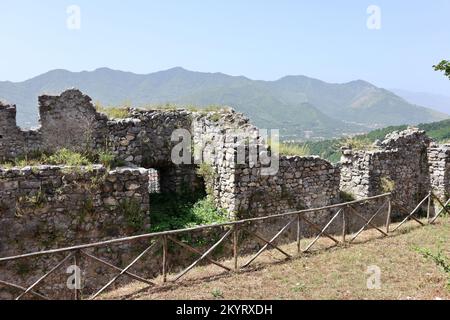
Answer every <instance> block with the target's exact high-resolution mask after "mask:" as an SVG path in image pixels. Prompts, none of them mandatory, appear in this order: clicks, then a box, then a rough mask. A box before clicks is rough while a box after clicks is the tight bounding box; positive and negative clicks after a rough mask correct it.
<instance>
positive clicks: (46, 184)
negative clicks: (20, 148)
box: [0, 165, 149, 256]
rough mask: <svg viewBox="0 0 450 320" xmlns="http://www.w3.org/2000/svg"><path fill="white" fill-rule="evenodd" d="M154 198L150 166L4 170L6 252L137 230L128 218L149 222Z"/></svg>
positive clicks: (1, 202) (0, 237) (1, 241)
mask: <svg viewBox="0 0 450 320" xmlns="http://www.w3.org/2000/svg"><path fill="white" fill-rule="evenodd" d="M148 197H149V196H148V173H147V170H145V169H118V170H113V171H107V170H106V169H105V168H104V167H102V166H99V165H95V166H93V167H92V168H91V167H77V168H74V167H63V166H40V167H25V168H21V169H0V217H1V219H0V230H1V231H0V256H7V255H12V254H17V253H18V252H25V251H28V252H31V251H39V250H44V249H49V248H52V247H55V246H59V247H60V246H64V245H72V244H75V243H86V242H92V241H97V240H100V239H104V238H107V237H117V236H121V235H122V236H123V235H128V234H130V233H134V232H136V231H137V230H135V229H134V228H133V225H132V224H129V223H128V222H129V221H128V220H127V219H132V218H136V220H141V221H142V226H141V227H142V228H143V227H145V225H148V222H149V221H148V212H149V200H148ZM128 209H130V210H128ZM133 210H134V211H135V212H134V213H132V211H133ZM132 214H135V215H139V216H136V217H134V216H131V215H132ZM127 215H130V216H127ZM18 239H20V241H17V240H18ZM52 239H53V240H52ZM52 241H54V242H52Z"/></svg>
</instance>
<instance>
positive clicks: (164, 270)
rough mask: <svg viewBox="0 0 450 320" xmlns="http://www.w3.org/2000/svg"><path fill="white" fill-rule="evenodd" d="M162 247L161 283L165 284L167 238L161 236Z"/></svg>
mask: <svg viewBox="0 0 450 320" xmlns="http://www.w3.org/2000/svg"><path fill="white" fill-rule="evenodd" d="M162 246H163V257H162V273H163V282H167V255H168V249H167V236H166V235H164V236H162Z"/></svg>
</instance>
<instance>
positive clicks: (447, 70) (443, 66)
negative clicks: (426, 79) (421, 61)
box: [433, 60, 450, 79]
mask: <svg viewBox="0 0 450 320" xmlns="http://www.w3.org/2000/svg"><path fill="white" fill-rule="evenodd" d="M433 68H434V70H435V71H443V72H444V74H445V76H446V77H448V78H449V79H450V61H448V60H442V61H441V62H439V63H438V64H437V65H434V66H433Z"/></svg>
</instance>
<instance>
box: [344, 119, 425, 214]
mask: <svg viewBox="0 0 450 320" xmlns="http://www.w3.org/2000/svg"><path fill="white" fill-rule="evenodd" d="M429 144H430V139H429V138H428V137H427V136H426V134H425V132H424V131H420V130H418V129H415V128H409V129H407V130H405V131H402V132H393V133H391V134H389V135H387V136H386V138H385V140H384V141H382V142H379V143H378V145H376V146H374V147H375V150H371V151H357V150H351V149H344V150H343V156H342V159H341V189H342V190H343V191H345V192H348V193H350V194H351V195H353V196H354V197H356V198H365V197H370V196H374V195H377V194H381V193H385V192H389V191H390V190H389V189H386V187H388V185H389V184H390V183H392V185H393V187H394V189H393V200H394V201H395V204H396V208H397V209H398V210H394V211H395V212H394V213H397V214H400V213H401V212H400V207H403V208H405V209H407V210H412V209H413V208H414V207H415V206H416V205H417V203H418V202H419V201H420V200H422V199H423V198H424V197H425V196H426V194H427V193H428V191H429V190H430V178H429V171H428V170H429V169H428V158H427V148H428V146H429ZM401 214H404V213H401Z"/></svg>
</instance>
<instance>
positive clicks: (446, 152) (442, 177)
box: [428, 145, 450, 201]
mask: <svg viewBox="0 0 450 320" xmlns="http://www.w3.org/2000/svg"><path fill="white" fill-rule="evenodd" d="M428 163H429V166H430V182H431V188H432V190H433V192H434V194H435V195H437V196H438V197H439V198H440V199H441V200H442V201H446V200H447V199H448V197H449V195H450V146H449V145H443V146H438V145H432V146H431V147H430V149H429V151H428Z"/></svg>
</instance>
